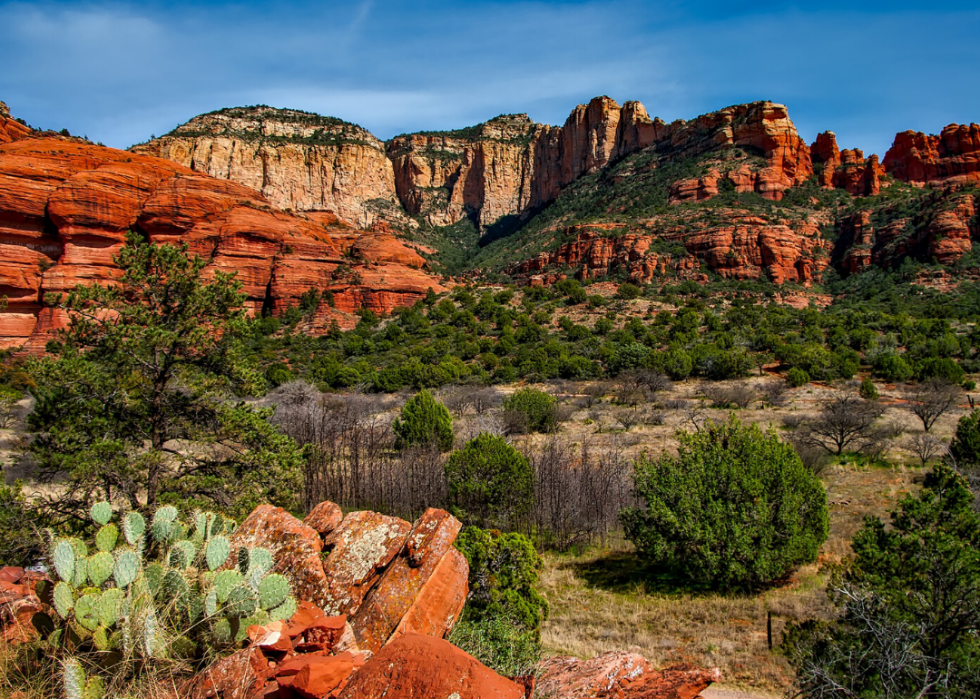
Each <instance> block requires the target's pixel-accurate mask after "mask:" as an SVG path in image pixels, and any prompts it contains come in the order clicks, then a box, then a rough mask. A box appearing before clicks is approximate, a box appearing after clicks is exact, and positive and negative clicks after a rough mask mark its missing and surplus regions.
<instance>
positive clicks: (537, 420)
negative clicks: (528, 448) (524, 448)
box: [504, 388, 558, 432]
mask: <svg viewBox="0 0 980 699" xmlns="http://www.w3.org/2000/svg"><path fill="white" fill-rule="evenodd" d="M557 407H558V401H557V400H556V399H555V397H554V396H552V395H550V394H548V393H545V392H544V391H538V390H537V389H534V388H522V389H520V390H519V391H515V392H514V393H512V394H511V395H509V396H508V397H507V398H506V400H504V410H506V411H508V412H513V413H518V414H520V415H521V416H523V418H524V424H525V425H526V426H527V430H528V431H529V432H552V431H554V429H555V427H556V426H557V423H556V421H555V418H556V409H557Z"/></svg>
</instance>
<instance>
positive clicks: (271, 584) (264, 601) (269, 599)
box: [259, 573, 289, 609]
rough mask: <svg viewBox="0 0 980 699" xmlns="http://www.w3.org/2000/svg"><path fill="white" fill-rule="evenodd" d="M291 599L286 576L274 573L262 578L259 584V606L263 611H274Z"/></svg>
mask: <svg viewBox="0 0 980 699" xmlns="http://www.w3.org/2000/svg"><path fill="white" fill-rule="evenodd" d="M287 597H289V581H288V580H286V577H285V576H284V575H280V574H279V573H273V574H272V575H267V576H266V577H264V578H262V581H261V582H260V583H259V606H260V607H261V608H262V609H273V608H274V607H278V606H279V605H280V604H282V603H283V602H285V601H286V598H287Z"/></svg>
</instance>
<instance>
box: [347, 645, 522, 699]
mask: <svg viewBox="0 0 980 699" xmlns="http://www.w3.org/2000/svg"><path fill="white" fill-rule="evenodd" d="M422 697H427V698H428V697H432V698H433V699H434V698H436V697H438V698H440V699H441V698H443V697H448V698H450V699H523V697H524V687H522V686H521V685H519V684H517V683H516V682H512V681H510V680H508V679H505V678H503V677H501V676H500V675H498V674H497V673H495V672H494V671H493V670H490V669H489V668H487V667H485V666H484V665H483V664H482V663H480V662H479V661H478V660H477V659H476V658H474V657H473V656H471V655H469V654H468V653H465V652H463V651H461V650H460V649H459V648H456V647H455V646H453V645H452V644H450V643H448V642H447V641H443V640H441V639H438V638H433V637H431V636H423V635H420V634H406V635H404V636H400V637H398V638H397V639H395V640H394V641H392V642H391V643H389V644H388V645H387V646H385V647H384V649H383V650H381V651H380V652H379V653H377V654H376V655H375V656H374V657H372V658H371V659H370V660H369V661H368V662H367V663H366V664H365V665H364V667H363V668H361V669H360V670H359V671H358V672H357V674H355V675H354V678H353V679H352V680H351V681H350V683H349V684H348V685H347V687H346V688H345V689H344V691H343V692H342V693H341V694H340V699H422Z"/></svg>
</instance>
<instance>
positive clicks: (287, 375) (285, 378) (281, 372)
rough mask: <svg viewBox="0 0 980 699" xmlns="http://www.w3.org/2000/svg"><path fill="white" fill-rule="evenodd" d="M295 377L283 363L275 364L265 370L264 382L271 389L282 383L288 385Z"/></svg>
mask: <svg viewBox="0 0 980 699" xmlns="http://www.w3.org/2000/svg"><path fill="white" fill-rule="evenodd" d="M294 378H295V377H294V376H293V372H291V371H290V370H289V367H288V366H286V364H284V363H283V362H276V363H275V364H270V365H269V368H268V369H266V370H265V380H266V381H267V382H268V383H269V385H270V386H272V387H273V388H278V387H279V386H282V385H283V384H284V383H289V382H290V381H292V380H293V379H294Z"/></svg>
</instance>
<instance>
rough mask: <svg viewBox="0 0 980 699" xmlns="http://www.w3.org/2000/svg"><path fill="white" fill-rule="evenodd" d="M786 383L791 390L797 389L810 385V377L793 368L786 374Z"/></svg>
mask: <svg viewBox="0 0 980 699" xmlns="http://www.w3.org/2000/svg"><path fill="white" fill-rule="evenodd" d="M786 383H788V384H789V385H790V386H792V387H793V388H799V387H800V386H806V385H807V384H808V383H810V375H809V374H808V373H806V372H805V371H803V370H802V369H798V368H796V367H793V368H792V369H790V370H789V371H787V372H786Z"/></svg>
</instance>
